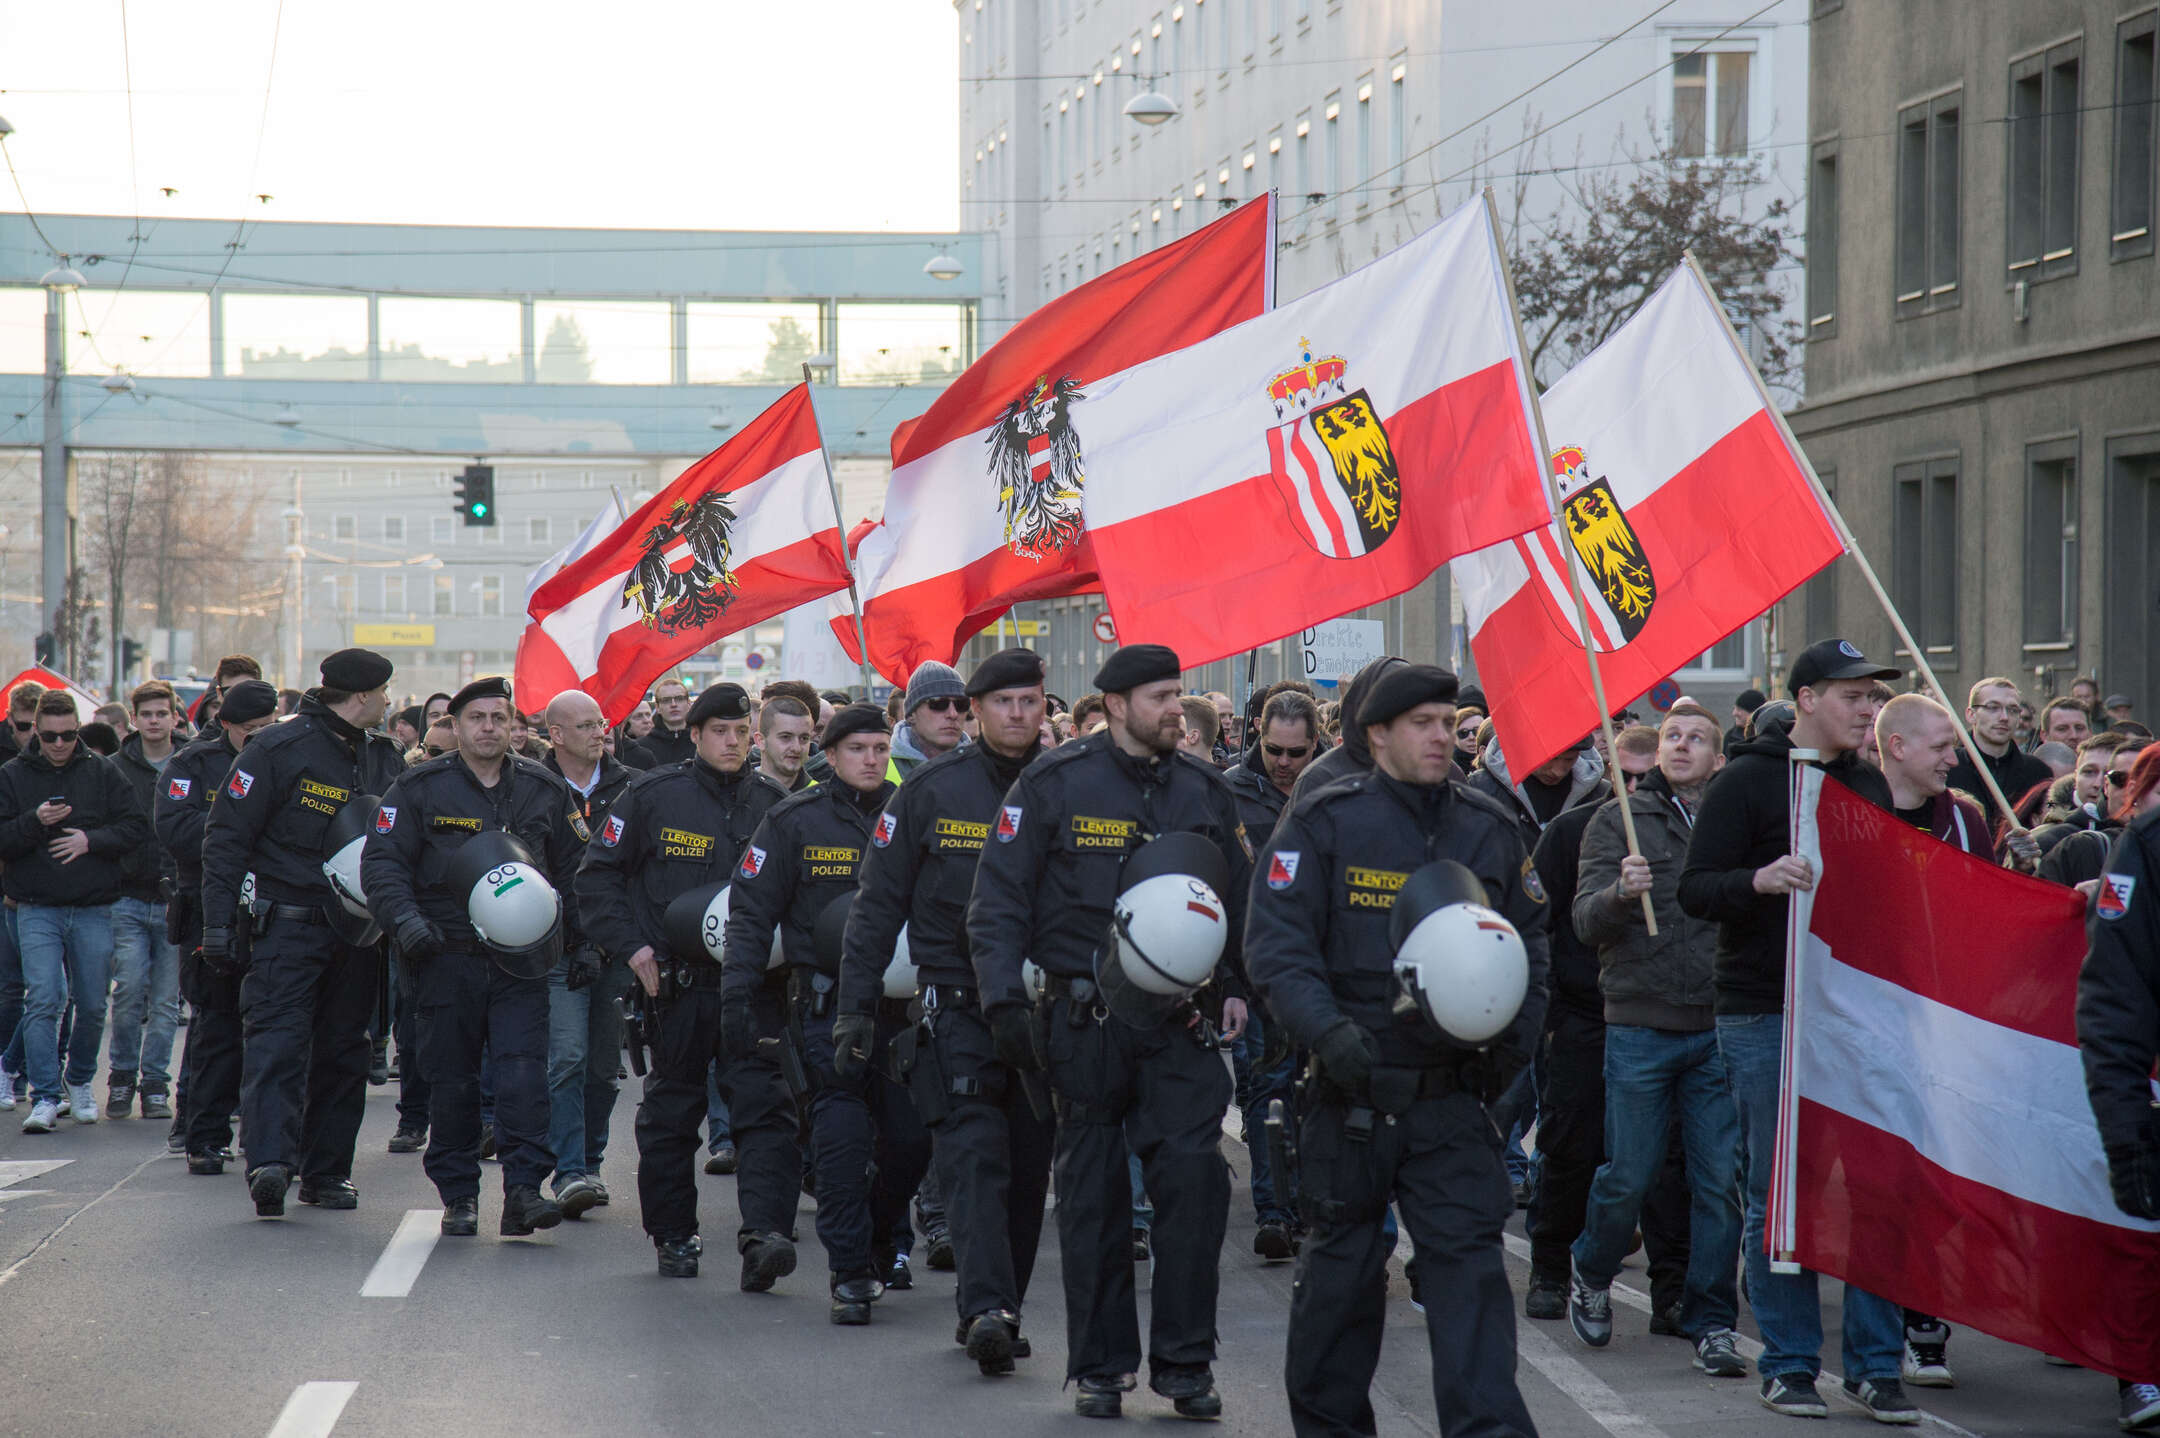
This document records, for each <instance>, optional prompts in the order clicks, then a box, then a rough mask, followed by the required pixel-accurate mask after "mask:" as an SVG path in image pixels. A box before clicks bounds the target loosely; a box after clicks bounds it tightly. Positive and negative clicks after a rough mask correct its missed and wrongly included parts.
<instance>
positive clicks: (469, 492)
mask: <svg viewBox="0 0 2160 1438" xmlns="http://www.w3.org/2000/svg"><path fill="white" fill-rule="evenodd" d="M457 511H458V513H459V514H462V515H464V516H465V522H466V523H467V524H468V525H472V524H487V525H492V524H494V522H495V466H494V465H492V464H468V465H466V466H465V468H464V470H463V472H461V473H460V474H459V475H458V480H457Z"/></svg>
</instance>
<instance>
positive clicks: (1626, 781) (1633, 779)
mask: <svg viewBox="0 0 2160 1438" xmlns="http://www.w3.org/2000/svg"><path fill="white" fill-rule="evenodd" d="M1649 777H1650V776H1649V775H1647V774H1636V773H1631V772H1630V771H1628V770H1626V769H1622V770H1621V771H1620V782H1621V784H1622V785H1624V786H1625V787H1626V788H1627V790H1628V792H1629V793H1631V794H1632V793H1633V792H1635V786H1636V785H1637V784H1640V783H1641V782H1642V781H1643V780H1645V779H1647V778H1649Z"/></svg>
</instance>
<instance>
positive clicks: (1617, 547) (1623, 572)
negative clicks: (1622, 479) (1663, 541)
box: [1553, 447, 1657, 644]
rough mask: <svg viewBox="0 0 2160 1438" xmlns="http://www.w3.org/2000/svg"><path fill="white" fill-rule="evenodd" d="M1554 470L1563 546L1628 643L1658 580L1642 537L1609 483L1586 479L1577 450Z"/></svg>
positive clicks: (1560, 457)
mask: <svg viewBox="0 0 2160 1438" xmlns="http://www.w3.org/2000/svg"><path fill="white" fill-rule="evenodd" d="M1553 471H1554V473H1555V475H1556V476H1557V477H1558V479H1559V481H1560V489H1561V495H1562V498H1561V501H1560V519H1561V527H1562V529H1563V530H1564V532H1565V533H1566V535H1567V540H1568V544H1569V546H1570V547H1571V548H1573V549H1574V551H1575V555H1576V557H1577V558H1579V559H1580V560H1582V563H1583V569H1584V571H1585V572H1586V573H1587V574H1588V575H1589V577H1590V581H1591V583H1592V584H1594V585H1595V586H1596V587H1597V597H1598V598H1600V599H1602V600H1603V601H1604V608H1605V610H1606V612H1607V614H1608V615H1609V616H1610V618H1611V620H1612V622H1613V625H1614V627H1615V628H1616V629H1618V631H1619V634H1620V642H1621V643H1623V644H1630V643H1633V642H1634V640H1635V636H1637V635H1638V634H1640V633H1642V628H1643V625H1645V624H1647V623H1648V622H1649V620H1650V608H1651V606H1652V605H1654V604H1655V603H1657V576H1656V575H1654V574H1652V573H1651V571H1650V556H1649V555H1648V554H1647V553H1645V552H1644V550H1643V542H1642V537H1641V536H1640V535H1638V534H1636V532H1635V527H1634V526H1633V525H1632V524H1630V523H1629V522H1628V517H1627V512H1626V511H1625V510H1623V509H1622V508H1621V507H1620V500H1619V498H1618V497H1617V496H1616V495H1614V493H1613V488H1612V483H1611V481H1610V480H1607V479H1605V478H1603V477H1602V476H1598V477H1593V476H1592V475H1591V473H1590V467H1589V463H1588V461H1587V460H1586V459H1585V457H1584V455H1583V452H1582V451H1581V450H1580V449H1577V448H1572V447H1571V448H1568V449H1563V450H1561V451H1560V452H1559V453H1557V454H1555V455H1554V456H1553Z"/></svg>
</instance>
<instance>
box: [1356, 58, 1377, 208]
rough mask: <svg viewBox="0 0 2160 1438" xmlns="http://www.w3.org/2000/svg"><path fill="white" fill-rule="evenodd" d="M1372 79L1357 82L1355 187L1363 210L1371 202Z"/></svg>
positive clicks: (1359, 205)
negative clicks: (1356, 186)
mask: <svg viewBox="0 0 2160 1438" xmlns="http://www.w3.org/2000/svg"><path fill="white" fill-rule="evenodd" d="M1372 129H1373V126H1372V77H1371V76H1369V75H1368V76H1366V77H1365V78H1364V79H1362V80H1360V81H1358V87H1357V185H1358V196H1357V203H1358V208H1359V209H1363V208H1365V206H1366V205H1367V204H1369V203H1371V201H1372V191H1371V189H1370V188H1369V185H1370V182H1371V180H1372V172H1373V170H1372V138H1373V136H1372Z"/></svg>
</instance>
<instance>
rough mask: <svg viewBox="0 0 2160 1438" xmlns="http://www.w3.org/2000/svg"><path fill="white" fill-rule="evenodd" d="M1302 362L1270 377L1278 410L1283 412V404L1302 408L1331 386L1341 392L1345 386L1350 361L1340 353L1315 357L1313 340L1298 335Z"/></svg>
mask: <svg viewBox="0 0 2160 1438" xmlns="http://www.w3.org/2000/svg"><path fill="white" fill-rule="evenodd" d="M1298 350H1299V352H1300V362H1299V363H1297V364H1294V365H1292V366H1290V368H1288V369H1286V370H1284V371H1283V372H1282V373H1281V374H1278V375H1276V376H1275V378H1273V379H1271V380H1269V381H1268V387H1267V391H1268V398H1270V399H1272V400H1274V401H1275V413H1276V414H1278V415H1280V414H1281V413H1282V412H1283V407H1284V406H1285V405H1289V404H1296V405H1298V406H1299V407H1300V408H1303V407H1304V406H1305V405H1307V404H1309V403H1311V402H1312V401H1313V400H1315V399H1318V398H1319V397H1320V396H1321V395H1322V394H1324V393H1326V391H1327V389H1328V387H1329V386H1331V385H1332V386H1333V387H1334V388H1335V389H1336V390H1337V391H1338V392H1340V391H1341V390H1342V388H1343V376H1344V375H1345V374H1347V373H1348V372H1349V369H1350V365H1349V363H1348V361H1346V360H1344V359H1343V357H1342V356H1341V355H1324V356H1322V357H1321V358H1319V359H1314V358H1313V352H1312V341H1311V340H1309V339H1306V338H1305V337H1304V336H1302V335H1300V336H1299V337H1298Z"/></svg>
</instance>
